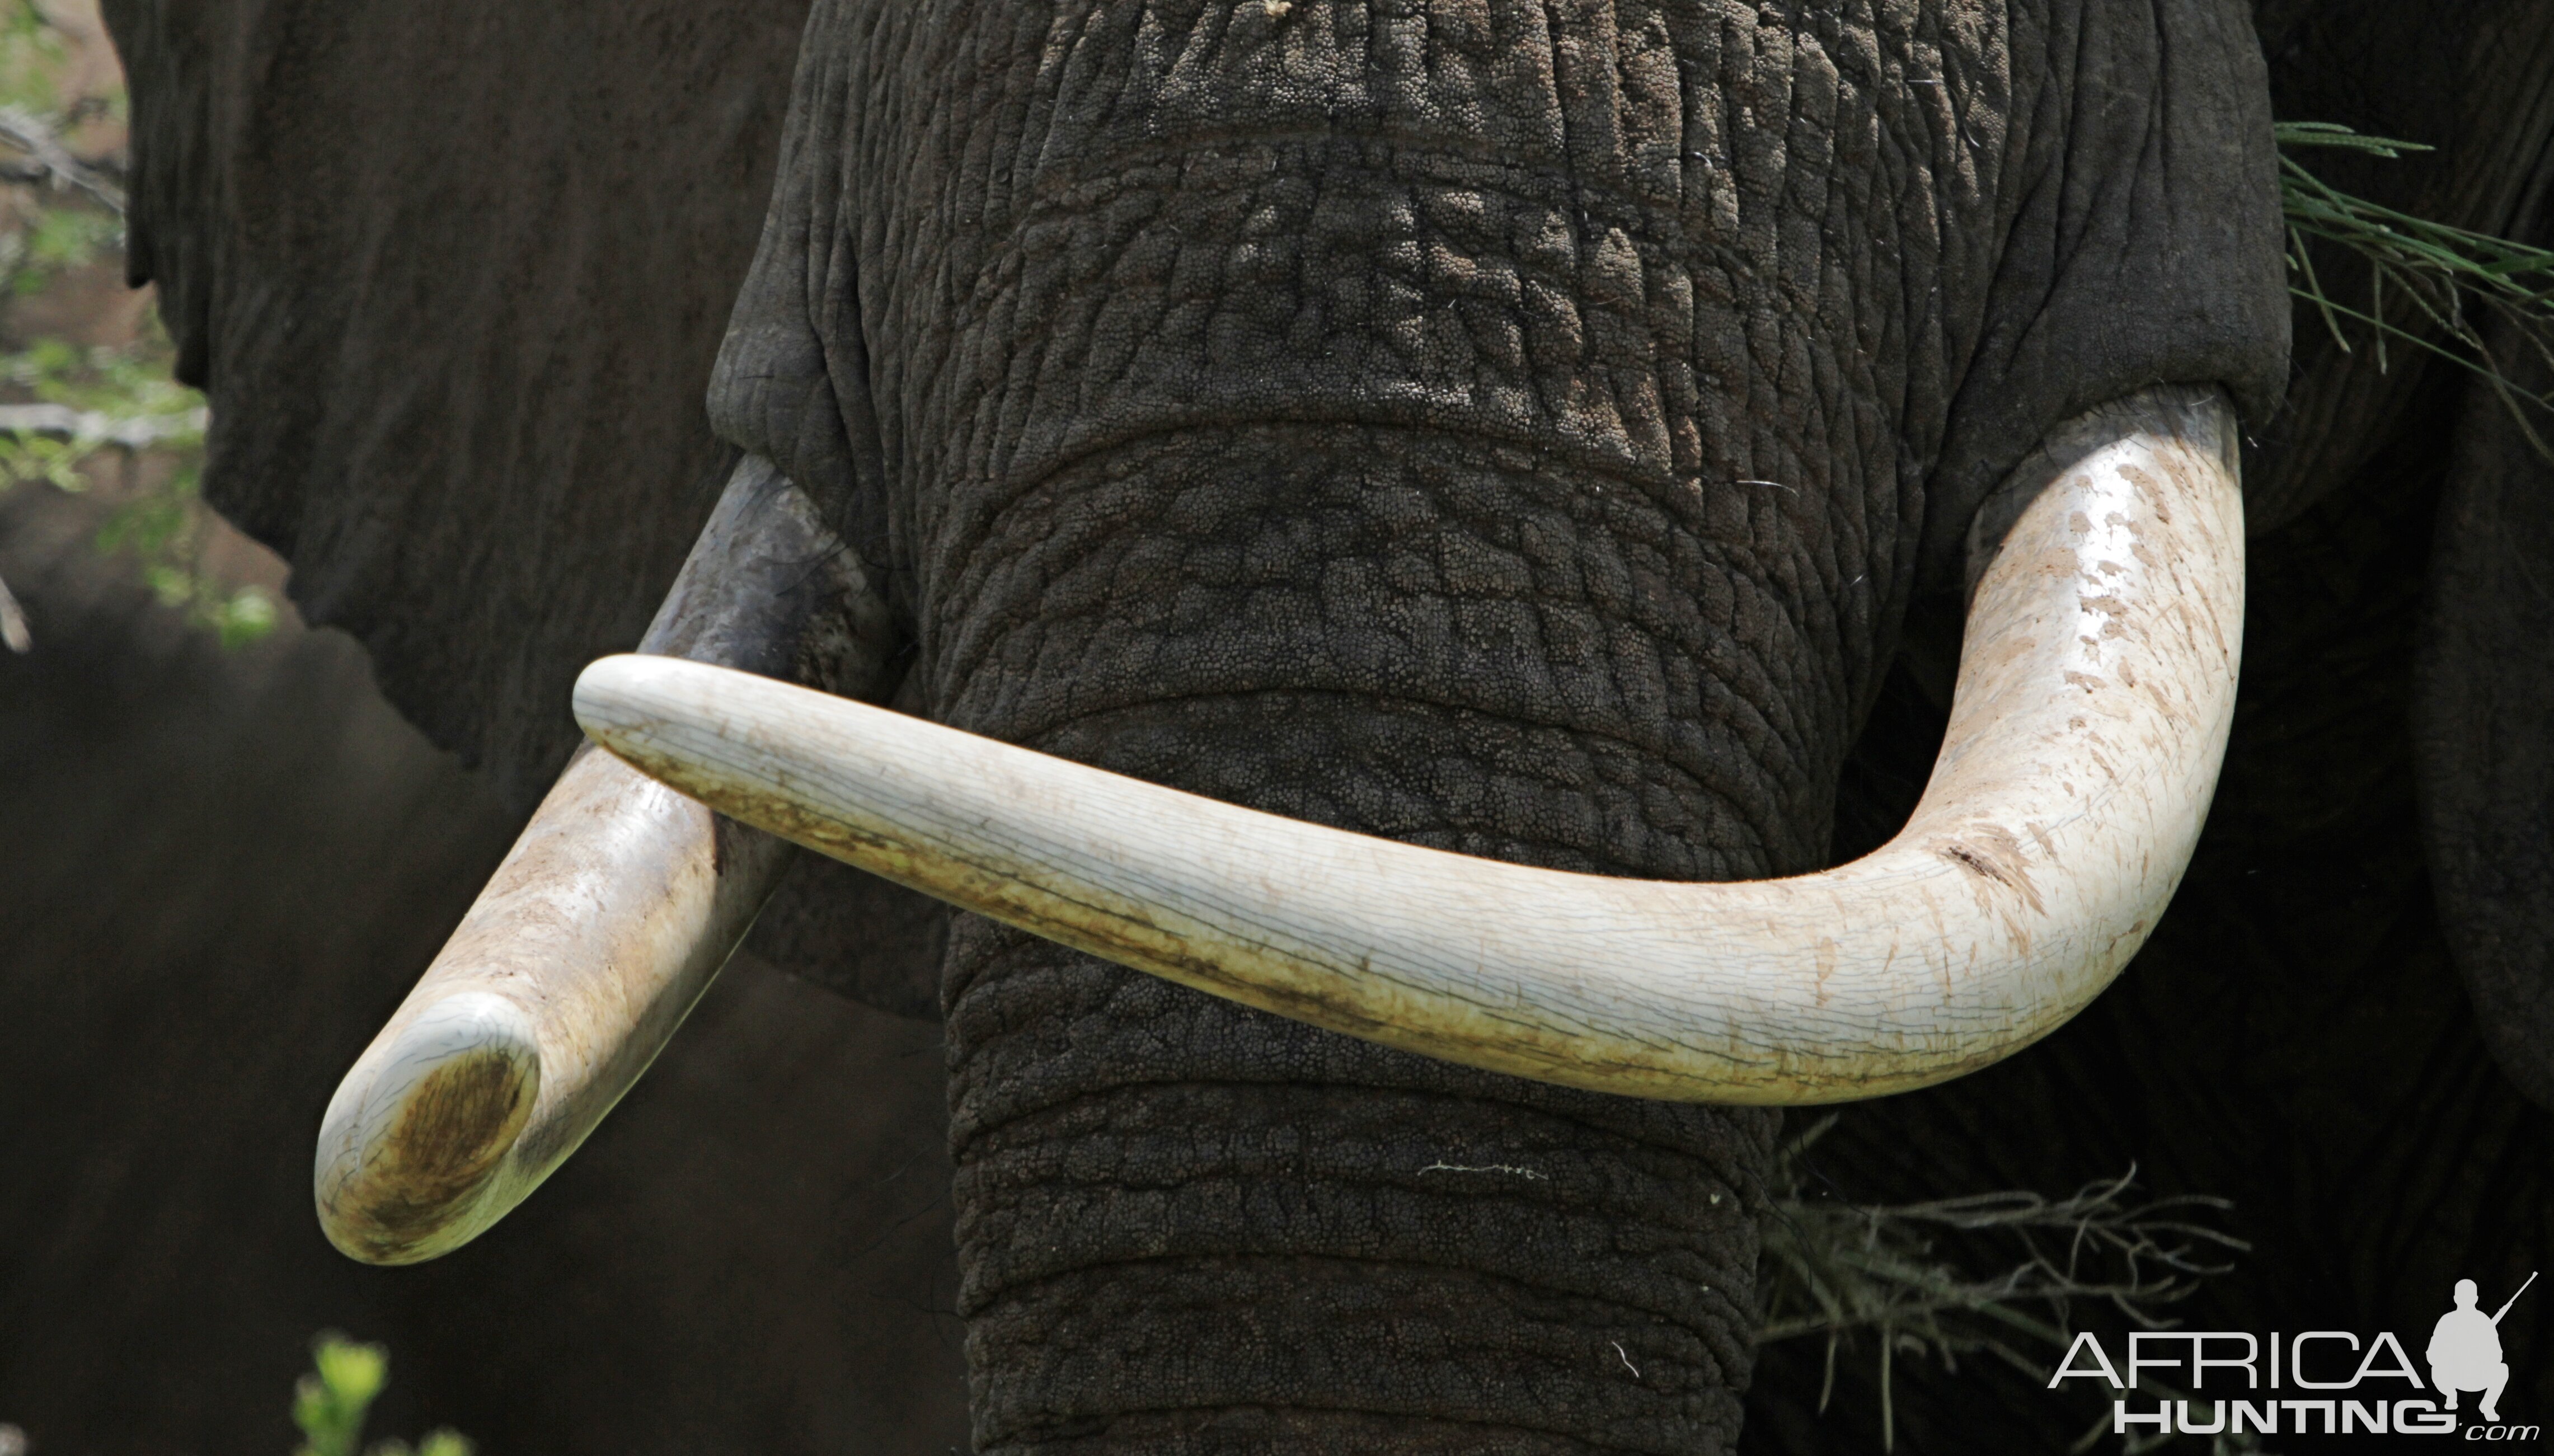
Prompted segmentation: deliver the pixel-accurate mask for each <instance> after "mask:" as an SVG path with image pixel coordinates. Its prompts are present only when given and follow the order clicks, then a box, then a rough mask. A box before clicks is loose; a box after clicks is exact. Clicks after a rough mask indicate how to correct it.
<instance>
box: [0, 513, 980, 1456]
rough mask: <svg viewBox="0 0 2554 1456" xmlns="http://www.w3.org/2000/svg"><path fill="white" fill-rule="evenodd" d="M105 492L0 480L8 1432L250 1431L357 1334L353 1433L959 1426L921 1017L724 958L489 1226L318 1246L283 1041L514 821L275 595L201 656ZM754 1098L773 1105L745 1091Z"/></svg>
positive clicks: (783, 1431)
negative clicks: (143, 568) (126, 553)
mask: <svg viewBox="0 0 2554 1456" xmlns="http://www.w3.org/2000/svg"><path fill="white" fill-rule="evenodd" d="M105 509H106V508H105V506H103V505H102V504H99V503H98V502H96V501H95V500H93V499H90V500H83V499H78V498H72V497H67V496H61V495H58V494H57V493H55V492H53V491H52V490H50V489H39V488H33V487H27V488H21V489H19V490H17V491H14V492H12V493H10V494H9V495H8V496H7V497H6V498H0V578H5V579H6V580H7V581H9V582H10V583H11V584H12V588H13V590H14V591H15V592H18V593H21V594H24V596H25V599H26V602H27V607H28V611H29V612H30V614H31V615H32V616H33V618H34V621H33V628H34V642H33V648H32V650H31V652H29V653H28V654H27V655H25V656H20V655H18V654H15V653H0V782H5V783H6V785H7V792H6V793H5V794H0V829H5V834H6V838H7V840H8V842H10V843H11V844H14V845H18V846H20V852H19V853H17V854H14V855H13V856H12V859H11V862H12V864H13V865H14V866H15V867H16V871H17V872H15V873H13V874H12V875H10V876H9V879H8V882H7V884H6V885H5V886H0V988H4V989H0V1000H5V1002H6V1004H7V1005H8V1007H9V1008H10V1011H9V1016H8V1018H7V1020H6V1022H5V1024H0V1147H5V1148H6V1149H7V1150H8V1174H9V1187H10V1193H9V1196H7V1197H6V1198H0V1329H5V1330H6V1331H7V1332H8V1333H7V1335H6V1337H5V1338H0V1420H6V1421H7V1422H9V1423H10V1424H12V1425H15V1426H16V1427H18V1428H19V1429H20V1430H21V1431H22V1432H23V1433H24V1435H25V1438H26V1440H27V1442H28V1446H29V1448H30V1449H32V1450H34V1451H38V1452H50V1451H59V1452H70V1451H91V1452H96V1453H99V1456H122V1453H139V1452H155V1451H156V1452H166V1451H196V1452H205V1453H214V1456H272V1453H274V1452H278V1451H285V1450H290V1449H291V1444H292V1441H293V1430H292V1426H291V1423H290V1419H289V1415H290V1409H291V1400H292V1391H293V1381H294V1378H295V1376H296V1374H298V1373H299V1372H301V1371H305V1370H307V1369H308V1368H309V1345H310V1341H311V1338H312V1337H313V1335H314V1334H316V1333H317V1332H319V1331H320V1330H323V1329H328V1328H337V1329H342V1330H345V1331H347V1332H349V1333H350V1334H352V1335H354V1336H356V1337H358V1338H362V1339H365V1340H368V1341H378V1342H380V1343H381V1344H383V1345H385V1346H386V1347H387V1348H388V1349H389V1351H390V1357H391V1364H390V1384H389V1388H388V1391H387V1393H386V1394H385V1396H384V1397H383V1399H382V1400H381V1401H380V1403H379V1405H378V1406H377V1407H376V1410H375V1412H374V1417H373V1420H372V1423H371V1433H372V1434H373V1435H374V1436H376V1437H381V1436H390V1435H400V1436H406V1437H410V1438H413V1437H415V1436H417V1435H419V1434H421V1433H422V1432H424V1431H425V1430H426V1429H427V1428H429V1427H430V1426H434V1425H445V1426H451V1427H454V1428H457V1429H459V1430H461V1431H463V1432H465V1433H467V1434H471V1435H475V1436H479V1437H481V1438H482V1440H483V1443H484V1445H483V1449H489V1450H506V1449H522V1448H533V1449H556V1450H565V1449H587V1448H594V1449H600V1448H612V1447H617V1448H622V1449H674V1448H680V1449H686V1450H693V1451H728V1450H747V1449H763V1450H769V1449H804V1448H808V1447H814V1446H836V1445H847V1444H855V1443H857V1444H860V1445H862V1446H863V1447H864V1448H865V1449H872V1450H878V1451H884V1452H893V1453H911V1456H929V1453H938V1452H943V1451H946V1450H947V1449H948V1447H949V1445H950V1443H951V1442H953V1441H956V1440H961V1439H963V1438H964V1432H965V1423H964V1408H963V1403H962V1401H961V1400H960V1376H959V1368H958V1358H957V1354H956V1345H957V1336H956V1334H955V1332H954V1330H952V1329H949V1328H946V1326H948V1325H949V1324H950V1321H948V1320H947V1318H946V1317H945V1316H943V1315H940V1314H937V1313H935V1312H933V1311H935V1310H936V1309H938V1308H940V1307H941V1306H943V1305H944V1304H945V1303H946V1300H947V1298H948V1290H949V1288H950V1286H951V1283H952V1280H953V1278H954V1269H953V1268H952V1267H951V1259H950V1256H949V1254H948V1252H947V1250H948V1246H949V1236H948V1219H947V1211H946V1197H945V1193H944V1192H942V1191H941V1190H940V1189H939V1188H938V1187H935V1181H937V1182H938V1183H942V1184H945V1182H946V1178H947V1175H946V1172H945V1169H944V1168H943V1167H942V1166H941V1164H940V1158H941V1153H940V1145H941V1134H940V1130H939V1125H938V1124H939V1116H938V1100H939V1089H940V1078H939V1072H938V1066H939V1060H938V1056H937V1042H938V1038H937V1035H936V1032H935V1031H934V1030H933V1029H932V1028H931V1027H929V1026H928V1025H926V1024H923V1023H919V1022H916V1021H913V1020H911V1019H908V1018H899V1017H894V1016H889V1015H887V1014H884V1013H881V1012H875V1011H871V1010H868V1009H866V1008H863V1007H860V1006H857V1005H855V1004H853V1003H851V1002H848V1001H845V1000H842V999H841V998H839V997H835V996H831V995H828V994H827V993H825V992H823V991H820V990H817V989H816V988H814V987H811V986H807V985H805V984H804V983H802V982H797V981H793V980H791V979H789V978H787V977H784V976H782V975H780V974H778V973H777V972H775V971H772V970H770V969H768V968H765V967H760V966H751V965H739V966H736V967H733V968H732V969H731V972H730V977H729V979H728V980H727V981H726V982H724V983H723V984H722V986H721V988H720V993H719V995H717V996H716V997H713V998H712V999H711V1000H710V1001H708V1002H707V1003H705V1004H704V1005H703V1007H702V1008H701V1011H700V1013H699V1016H698V1018H697V1019H696V1026H697V1029H699V1030H701V1031H703V1032H705V1033H707V1035H706V1036H705V1037H704V1038H702V1039H701V1040H700V1041H699V1042H698V1043H697V1044H696V1045H687V1046H685V1047H682V1048H677V1049H675V1051H674V1052H673V1053H672V1054H670V1055H669V1056H668V1057H667V1058H666V1059H665V1062H664V1063H663V1064H661V1065H660V1066H659V1068H658V1072H657V1077H651V1078H650V1081H649V1084H648V1085H647V1086H646V1087H645V1088H643V1089H641V1092H640V1094H639V1096H638V1097H635V1098H633V1099H632V1102H631V1104H630V1105H628V1106H627V1107H625V1108H624V1109H623V1112H622V1114H621V1116H620V1117H619V1118H616V1120H615V1124H614V1126H613V1127H612V1128H611V1129H610V1130H609V1132H608V1135H607V1136H606V1137H603V1138H599V1139H597V1140H596V1142H595V1144H594V1145H593V1146H591V1147H590V1148H589V1149H588V1150H587V1152H586V1155H585V1159H581V1160H580V1161H579V1163H578V1166H577V1167H576V1168H575V1169H573V1170H571V1171H570V1173H569V1175H568V1176H564V1177H562V1178H561V1179H560V1180H559V1181H558V1183H557V1184H556V1185H554V1186H553V1187H552V1188H550V1189H549V1190H548V1192H547V1193H546V1195H545V1196H544V1198H543V1200H542V1203H541V1205H540V1206H539V1207H537V1208H533V1209H527V1210H525V1212H526V1214H527V1217H526V1219H525V1220H524V1226H523V1227H522V1228H521V1229H520V1230H516V1229H510V1230H509V1231H508V1232H509V1237H508V1238H507V1239H504V1240H492V1241H490V1242H489V1243H487V1244H486V1245H483V1246H482V1247H480V1248H478V1249H474V1250H471V1251H470V1252H469V1254H468V1255H466V1256H464V1257H463V1258H461V1259H457V1260H454V1261H450V1262H449V1263H448V1265H446V1266H443V1267H438V1268H436V1269H432V1270H424V1271H399V1272H392V1271H382V1270H374V1269H367V1268H365V1267H363V1266H360V1265H357V1264H353V1263H350V1262H348V1261H346V1260H344V1259H341V1258H338V1257H337V1256H336V1255H335V1254H334V1253H333V1252H332V1251H330V1250H329V1249H328V1247H327V1244H326V1241H325V1240H324V1239H323V1238H321V1237H320V1235H319V1233H318V1231H317V1229H316V1228H315V1227H313V1225H312V1223H311V1220H310V1215H309V1206H308V1201H307V1188H308V1177H307V1172H306V1166H305V1163H304V1156H303V1148H302V1145H303V1144H305V1143H306V1142H307V1141H308V1139H309V1137H310V1132H311V1129H312V1127H313V1126H314V1125H315V1119H316V1115H317V1109H318V1106H319V1103H320V1101H321V1100H322V1099H324V1098H325V1096H326V1094H327V1089H328V1083H329V1080H330V1079H331V1078H332V1077H333V1076H334V1075H335V1069H334V1068H332V1067H330V1066H329V1065H327V1064H328V1063H329V1062H332V1061H343V1060H345V1059H347V1058H350V1057H352V1056H353V1055H354V1053H355V1051H356V1050H357V1049H359V1048H360V1047H361V1046H362V1045H363V1042H364V1040H365V1038H367V1037H369V1036H370V1035H371V1034H372V1032H373V1030H374V1029H375V1028H376V1027H377V1026H378V1025H379V1024H380V1022H381V1020H382V1018H383V1017H384V1015H386V1014H387V1012H388V1010H389V1008H390V1007H391V1006H392V1005H394V1004H395V1003H396V1002H397V1000H398V999H399V997H400V996H401V995H402V994H403V993H404V992H405V991H406V987H407V985H408V983H409V982H410V981H412V980H413V979H414V978H415V975H416V972H417V970H418V968H419V967H421V966H422V965H423V964H424V963H425V961H426V960H427V958H428V957H429V956H431V954H432V953H433V951H434V948H435V946H436V944H438V943H439V942H440V940H441V939H442V936H443V934H444V933H445V932H446V931H447V930H448V929H449V928H450V924H451V922H452V920H453V919H454V918H455V917H457V916H458V915H459V914H460V913H461V911H462V910H463V908H464V907H466V906H467V905H468V903H469V901H470V898H471V896H472V895H473V893H475V892H476V890H477V888H478V886H479V885H480V883H482V882H483V881H484V880H485V879H486V878H487V875H488V872H489V870H490V869H491V868H492V867H493V866H494V865H495V863H496V862H497V860H498V859H499V857H500V856H501V855H502V854H503V853H504V850H505V847H506V845H507V843H508V842H509V841H510V840H512V839H513V838H514V836H515V833H516V831H517V829H518V828H519V821H520V818H521V816H519V815H516V814H513V813H510V812H508V811H507V810H506V809H505V808H504V807H503V806H501V805H500V804H498V803H497V802H496V800H495V796H494V795H492V794H491V793H490V792H489V790H488V787H487V785H486V784H485V783H484V782H482V781H480V780H478V779H477V778H475V777H474V776H473V775H471V774H469V773H467V772H465V771H463V770H462V769H461V768H460V767H459V766H458V765H456V764H454V763H453V762H452V761H451V760H450V758H449V757H448V756H447V755H444V754H441V753H438V752H436V751H434V750H433V749H432V748H431V747H430V746H429V745H428V744H426V743H425V742H424V741H423V739H422V738H421V737H420V735H419V734H418V733H417V732H416V730H415V729H414V728H410V727H409V726H408V725H406V723H404V722H402V721H401V720H400V719H399V717H398V716H397V715H396V714H395V713H394V712H393V711H392V710H391V709H390V708H389V707H388V705H386V704H384V703H383V702H382V701H381V699H380V697H379V695H378V694H377V693H375V692H374V690H373V687H372V684H371V682H370V679H369V674H368V671H367V669H366V667H365V664H364V658H363V653H362V651H361V649H359V648H358V647H356V646H355V644H354V643H353V642H351V641H349V640H347V639H346V638H344V637H343V636H342V635H339V634H335V633H315V632H308V631H305V630H303V629H301V628H300V627H299V626H298V625H297V624H294V623H291V622H289V621H288V622H286V623H285V624H283V625H281V626H279V628H278V629H277V631H276V633H275V634H274V635H273V636H272V637H270V638H269V639H268V640H266V641H264V642H261V643H259V644H257V645H255V646H252V647H242V648H236V649H225V648H223V647H221V646H220V645H218V644H217V642H216V641H215V639H214V638H213V636H212V635H211V634H210V633H207V632H205V631H203V630H201V629H200V628H197V627H195V626H192V625H190V624H189V623H187V622H186V621H185V620H184V619H183V618H182V617H180V616H179V615H178V614H176V613H174V612H171V611H169V610H167V609H166V608H164V607H163V606H162V605H161V604H160V603H159V602H158V601H157V600H156V599H154V597H153V596H152V594H151V592H150V591H149V590H148V589H147V588H146V587H145V586H144V585H143V583H142V582H141V581H140V580H139V579H138V577H137V575H136V573H135V572H134V570H133V568H132V565H131V563H130V561H129V560H128V559H124V558H120V557H107V556H102V555H101V554H100V553H99V552H98V551H97V549H96V547H95V544H94V542H95V538H96V535H97V532H98V527H99V522H100V519H101V517H102V516H103V515H104V514H105ZM215 549H216V551H217V554H218V556H219V558H220V559H223V560H225V561H238V560H242V559H244V558H246V557H248V556H249V555H251V554H252V553H253V551H254V548H251V547H248V545H247V543H246V542H244V541H239V540H238V539H237V538H236V537H231V538H228V540H227V544H225V545H223V546H219V547H217V548H215ZM278 575H279V576H280V573H278ZM314 908H316V909H317V910H319V912H320V913H317V914H314V913H313V910H314ZM314 1049H324V1050H322V1051H320V1053H319V1055H318V1056H317V1058H316V1062H315V1064H314V1060H313V1050H314ZM659 1077H660V1078H662V1080H661V1081H660V1080H658V1078H659ZM778 1098H786V1099H790V1100H791V1101H793V1102H794V1103H795V1104H797V1105H799V1106H801V1107H802V1108H803V1109H804V1112H805V1114H806V1116H805V1117H803V1118H801V1119H799V1120H797V1121H792V1122H775V1121H774V1120H772V1119H770V1118H768V1117H767V1116H766V1115H765V1114H764V1110H763V1109H764V1108H765V1106H766V1105H767V1104H768V1103H769V1102H770V1101H772V1100H773V1099H778ZM587 1159H590V1160H592V1162H591V1164H589V1163H588V1162H587V1161H586V1160H587ZM420 1275H422V1276H424V1277H423V1278H419V1277H417V1276H420ZM598 1309H608V1310H609V1311H610V1313H611V1315H612V1318H611V1319H610V1320H609V1321H604V1320H599V1319H597V1318H595V1317H594V1315H595V1311H597V1310H598ZM704 1348H716V1349H718V1350H719V1351H721V1352H722V1357H721V1359H720V1360H716V1361H713V1360H709V1359H705V1358H703V1357H702V1354H701V1352H702V1350H703V1349H704ZM730 1361H739V1362H744V1363H748V1364H750V1366H751V1368H749V1369H743V1370H740V1369H738V1368H736V1366H735V1365H733V1364H730V1363H727V1362H730ZM524 1368H535V1369H538V1370H540V1371H542V1372H543V1378H542V1379H540V1380H538V1381H527V1380H525V1379H524V1378H523V1377H522V1370H523V1369H524ZM847 1371H848V1372H849V1374H848V1375H847V1374H846V1372H847Z"/></svg>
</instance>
